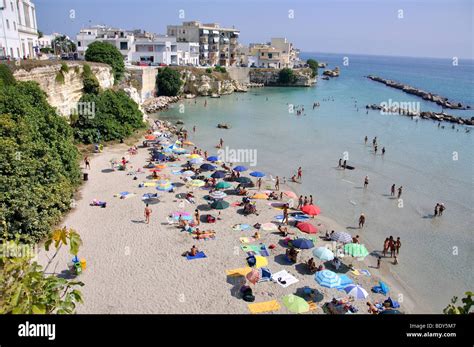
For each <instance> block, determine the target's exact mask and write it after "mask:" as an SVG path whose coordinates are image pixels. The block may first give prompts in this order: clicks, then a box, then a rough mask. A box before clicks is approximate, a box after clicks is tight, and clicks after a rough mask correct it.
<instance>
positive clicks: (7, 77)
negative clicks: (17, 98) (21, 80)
mask: <svg viewBox="0 0 474 347" xmlns="http://www.w3.org/2000/svg"><path fill="white" fill-rule="evenodd" d="M0 81H2V82H3V85H4V86H9V85H13V84H15V77H13V73H12V71H11V70H10V68H9V67H8V66H7V65H6V64H0Z"/></svg>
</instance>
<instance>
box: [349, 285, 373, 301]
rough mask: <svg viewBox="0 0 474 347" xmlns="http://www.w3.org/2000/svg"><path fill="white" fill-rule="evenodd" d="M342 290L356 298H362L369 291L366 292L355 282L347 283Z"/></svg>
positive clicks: (367, 294)
mask: <svg viewBox="0 0 474 347" xmlns="http://www.w3.org/2000/svg"><path fill="white" fill-rule="evenodd" d="M344 291H345V292H346V293H347V295H350V296H352V297H353V298H354V299H357V300H364V299H365V298H367V297H368V296H369V293H367V291H366V290H365V289H364V288H362V287H361V286H359V285H355V284H350V285H348V286H347V287H345V288H344Z"/></svg>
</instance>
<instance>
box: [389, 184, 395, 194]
mask: <svg viewBox="0 0 474 347" xmlns="http://www.w3.org/2000/svg"><path fill="white" fill-rule="evenodd" d="M390 196H395V183H394V184H392V188H390Z"/></svg>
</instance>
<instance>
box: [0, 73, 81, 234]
mask: <svg viewBox="0 0 474 347" xmlns="http://www.w3.org/2000/svg"><path fill="white" fill-rule="evenodd" d="M73 141H74V139H73V132H72V128H71V127H70V126H69V124H68V123H67V121H66V120H65V119H64V118H63V117H61V116H59V115H58V114H57V113H56V110H55V109H54V108H53V107H51V106H50V105H49V104H48V102H47V100H46V94H45V93H44V92H43V91H42V90H41V89H40V87H39V86H38V84H37V83H35V82H16V84H15V85H10V86H4V87H2V90H1V91H0V192H1V193H0V220H2V221H5V223H6V226H7V228H8V230H11V231H12V234H11V235H16V234H18V235H19V236H20V238H21V241H26V242H35V241H38V240H40V239H42V238H43V237H44V236H45V235H47V234H48V233H49V231H50V228H51V226H52V225H55V224H57V223H58V222H59V221H60V218H61V216H62V213H64V212H65V211H68V210H69V209H70V207H71V198H72V195H73V193H74V191H75V188H76V187H77V186H78V184H79V182H80V180H79V177H80V170H79V153H78V150H77V148H76V147H75V146H74V143H73Z"/></svg>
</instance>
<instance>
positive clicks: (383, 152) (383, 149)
mask: <svg viewBox="0 0 474 347" xmlns="http://www.w3.org/2000/svg"><path fill="white" fill-rule="evenodd" d="M384 154H385V147H382V155H384Z"/></svg>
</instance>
